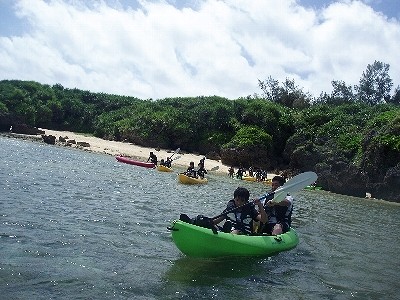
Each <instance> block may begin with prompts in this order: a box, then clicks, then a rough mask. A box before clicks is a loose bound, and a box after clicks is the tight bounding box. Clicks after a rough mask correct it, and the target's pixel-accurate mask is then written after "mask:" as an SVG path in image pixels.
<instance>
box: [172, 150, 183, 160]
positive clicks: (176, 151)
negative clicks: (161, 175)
mask: <svg viewBox="0 0 400 300" xmlns="http://www.w3.org/2000/svg"><path fill="white" fill-rule="evenodd" d="M179 151H181V148H178V149H176V150H175V151H174V153H172V155H171V156H170V157H169V158H170V159H171V158H172V156H174V155H175V154H177V153H179Z"/></svg>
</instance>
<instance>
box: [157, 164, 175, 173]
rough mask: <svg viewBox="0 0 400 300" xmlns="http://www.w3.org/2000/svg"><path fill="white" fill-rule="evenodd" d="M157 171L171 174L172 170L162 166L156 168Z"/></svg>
mask: <svg viewBox="0 0 400 300" xmlns="http://www.w3.org/2000/svg"><path fill="white" fill-rule="evenodd" d="M157 170H158V171H160V172H173V170H172V168H168V167H166V166H163V165H158V166H157Z"/></svg>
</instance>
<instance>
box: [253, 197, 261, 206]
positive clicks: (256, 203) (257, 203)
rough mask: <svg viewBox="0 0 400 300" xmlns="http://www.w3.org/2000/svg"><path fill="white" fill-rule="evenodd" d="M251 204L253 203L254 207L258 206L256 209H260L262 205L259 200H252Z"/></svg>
mask: <svg viewBox="0 0 400 300" xmlns="http://www.w3.org/2000/svg"><path fill="white" fill-rule="evenodd" d="M253 203H254V204H255V205H258V207H261V206H262V205H263V204H262V202H261V201H260V199H258V198H256V199H254V200H253Z"/></svg>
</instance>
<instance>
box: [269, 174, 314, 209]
mask: <svg viewBox="0 0 400 300" xmlns="http://www.w3.org/2000/svg"><path fill="white" fill-rule="evenodd" d="M317 178H318V176H317V174H316V173H314V172H304V173H301V174H299V175H296V176H294V177H293V178H291V179H289V180H288V181H287V182H286V183H285V184H284V185H282V186H280V187H279V188H277V189H276V191H275V195H274V199H273V200H272V201H273V202H281V201H282V200H283V199H285V197H286V195H287V194H288V193H295V192H297V191H300V190H302V189H304V188H305V187H306V186H307V185H310V184H311V183H313V182H315V181H316V180H317Z"/></svg>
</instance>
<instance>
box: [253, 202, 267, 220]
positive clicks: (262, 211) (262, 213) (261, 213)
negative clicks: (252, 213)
mask: <svg viewBox="0 0 400 300" xmlns="http://www.w3.org/2000/svg"><path fill="white" fill-rule="evenodd" d="M254 204H257V206H258V211H259V214H258V216H257V220H258V221H260V222H262V223H266V222H267V213H266V212H265V209H264V206H263V205H262V203H261V201H260V199H255V200H254Z"/></svg>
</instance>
